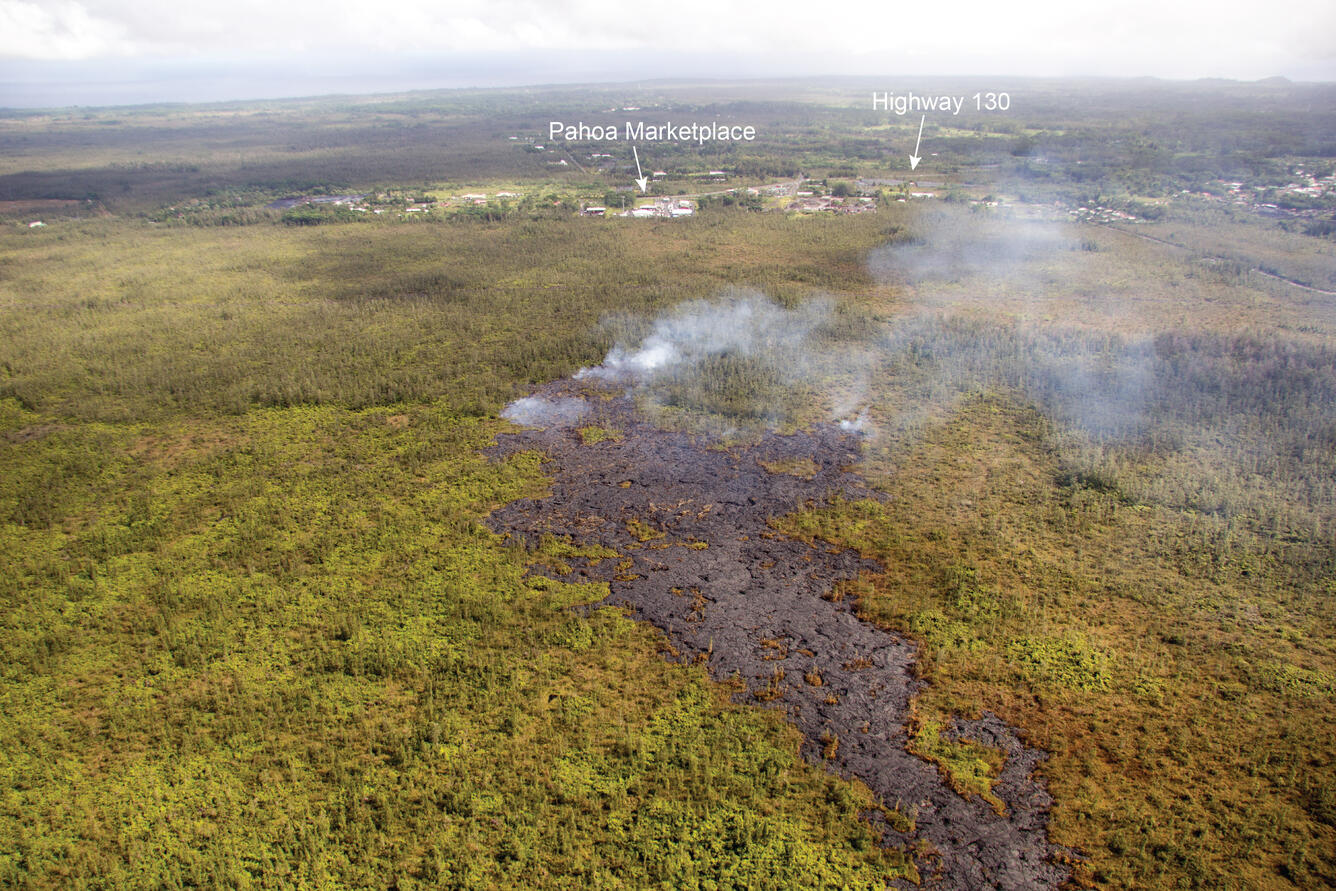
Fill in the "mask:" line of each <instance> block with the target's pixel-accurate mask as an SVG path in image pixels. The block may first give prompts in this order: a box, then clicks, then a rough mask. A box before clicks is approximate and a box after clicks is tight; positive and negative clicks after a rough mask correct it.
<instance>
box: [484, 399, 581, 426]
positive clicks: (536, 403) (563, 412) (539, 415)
mask: <svg viewBox="0 0 1336 891" xmlns="http://www.w3.org/2000/svg"><path fill="white" fill-rule="evenodd" d="M588 412H589V405H588V403H586V402H585V401H584V400H583V399H578V398H576V397H573V396H558V397H553V398H548V397H545V396H525V397H524V398H523V399H516V400H515V401H514V402H512V403H510V405H507V406H506V407H505V410H504V411H502V412H501V417H503V418H505V419H506V420H508V421H514V422H515V423H516V424H523V425H524V426H526V427H569V426H571V425H574V424H577V423H579V422H580V420H581V419H582V418H583V417H584V416H585V415H586V414H588Z"/></svg>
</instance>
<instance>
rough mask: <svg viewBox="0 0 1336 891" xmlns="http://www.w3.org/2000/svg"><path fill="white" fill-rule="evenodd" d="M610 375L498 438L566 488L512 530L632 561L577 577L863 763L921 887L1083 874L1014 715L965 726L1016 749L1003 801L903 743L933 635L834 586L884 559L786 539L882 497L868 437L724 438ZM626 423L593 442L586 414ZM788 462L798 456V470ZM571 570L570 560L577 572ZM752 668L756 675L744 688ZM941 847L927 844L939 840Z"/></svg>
mask: <svg viewBox="0 0 1336 891" xmlns="http://www.w3.org/2000/svg"><path fill="white" fill-rule="evenodd" d="M607 387H608V384H607V383H606V382H597V381H596V382H591V381H569V380H568V381H561V382H558V383H555V384H551V385H548V386H547V387H545V388H543V389H542V390H541V391H540V392H539V393H537V394H535V396H534V397H531V398H530V399H529V400H526V401H527V402H529V403H530V404H531V405H536V406H537V407H538V409H539V411H538V415H541V414H542V409H543V407H544V406H547V407H550V408H551V409H552V411H551V412H550V416H549V417H547V418H542V419H541V420H536V421H535V423H545V424H547V426H542V427H531V428H526V429H525V430H524V431H522V432H520V433H516V434H505V435H502V436H500V437H498V443H497V446H496V450H495V451H496V453H497V454H498V455H504V454H510V453H513V452H515V451H520V450H527V449H534V450H538V451H540V452H542V453H543V454H544V455H545V456H546V458H547V461H546V463H545V465H544V469H545V471H546V472H547V473H548V474H550V475H551V477H552V479H553V486H552V494H551V495H550V496H549V497H546V498H541V499H523V500H520V501H515V502H512V503H511V504H508V505H506V506H504V507H502V508H500V509H498V510H497V511H495V512H494V513H493V514H492V515H491V517H490V519H489V523H490V525H491V527H492V528H493V529H494V530H495V531H497V532H500V533H506V534H509V535H510V536H511V537H512V538H513V539H518V540H536V539H538V538H539V537H540V536H541V535H543V534H551V535H555V536H559V537H569V538H570V539H571V540H572V541H573V542H574V543H575V544H577V545H586V546H587V545H601V546H604V547H607V548H612V549H614V550H616V551H617V553H618V554H619V555H621V556H620V558H619V559H616V558H614V559H608V558H605V559H601V560H584V559H579V558H576V559H572V560H569V561H568V562H570V563H572V565H573V566H574V570H575V571H574V573H572V576H573V577H577V578H583V579H588V580H595V581H605V582H607V583H608V585H609V588H610V591H611V593H610V594H609V596H608V598H607V599H606V600H605V601H603V604H604V605H617V606H623V607H625V608H627V609H629V611H630V612H631V614H632V615H633V616H634V617H635V618H637V619H640V620H643V621H646V622H651V623H653V624H654V625H655V626H657V627H658V628H659V629H660V630H661V631H662V632H663V634H664V635H665V637H666V638H667V641H668V643H669V644H670V645H671V652H674V653H676V654H677V657H678V658H680V659H683V660H693V659H703V660H705V661H706V662H707V664H708V666H709V670H710V672H711V674H712V676H713V677H715V678H716V679H717V680H720V681H725V682H728V681H731V682H732V683H733V684H734V685H735V686H736V687H737V689H738V690H739V692H738V693H737V699H738V700H739V701H745V702H750V703H754V704H757V705H765V706H769V707H772V708H780V709H783V711H784V713H785V715H786V716H787V717H788V719H789V720H790V721H791V722H792V723H793V724H794V725H795V726H797V727H798V728H799V729H800V730H801V731H802V734H803V737H804V742H803V747H802V751H803V754H804V756H805V757H806V758H807V759H809V760H810V761H812V762H814V763H818V764H823V765H825V766H826V767H827V768H828V769H830V770H833V771H835V772H837V773H839V774H841V775H844V776H850V777H857V778H858V779H860V780H862V781H863V782H864V783H866V784H867V786H868V787H869V788H871V789H872V791H873V792H874V793H875V794H876V795H877V796H878V797H879V798H880V799H881V801H882V803H883V804H885V805H886V806H887V807H894V808H897V809H898V810H899V811H900V812H901V813H904V814H906V815H907V816H909V817H910V818H912V819H913V821H914V828H913V829H912V830H911V831H910V832H908V833H905V834H901V833H899V832H896V831H895V830H891V829H887V830H886V832H887V839H886V840H887V842H888V843H890V844H895V845H897V846H910V845H915V843H918V844H917V846H916V847H915V851H916V852H921V853H916V861H917V865H918V867H919V871H920V873H921V874H922V875H923V885H922V887H936V888H965V889H976V888H977V889H982V888H1006V889H1022V888H1025V889H1029V888H1052V887H1056V886H1058V885H1059V884H1061V883H1062V882H1063V881H1064V880H1065V879H1066V878H1067V876H1068V872H1069V871H1068V869H1067V868H1066V867H1065V866H1064V865H1063V864H1062V862H1061V859H1063V858H1061V856H1060V855H1061V854H1063V853H1064V852H1063V851H1062V850H1061V849H1059V848H1057V847H1056V846H1054V845H1053V844H1051V843H1050V842H1049V840H1048V837H1047V833H1046V830H1047V826H1048V812H1049V808H1050V805H1051V803H1052V799H1051V798H1050V796H1049V795H1048V793H1047V791H1046V790H1045V788H1044V786H1043V784H1042V783H1041V781H1040V780H1039V779H1038V778H1036V777H1035V776H1034V769H1035V767H1036V765H1037V763H1038V762H1039V760H1040V759H1041V758H1042V757H1043V753H1042V752H1040V751H1038V750H1036V749H1032V748H1029V747H1027V746H1025V745H1024V744H1023V743H1022V742H1021V741H1020V740H1019V739H1018V738H1017V736H1016V735H1015V733H1014V732H1013V731H1012V730H1011V729H1010V728H1009V727H1007V726H1006V725H1005V724H1004V723H1003V722H1001V721H1000V720H998V719H997V718H995V717H993V716H990V715H985V716H984V717H983V718H982V719H981V720H978V721H964V720H958V721H957V722H956V724H955V726H954V727H953V728H950V730H949V735H954V736H958V737H960V738H966V739H973V740H976V741H978V742H981V743H983V744H985V745H989V746H993V747H995V748H998V749H1000V750H1002V751H1003V752H1004V753H1005V755H1006V763H1005V767H1004V768H1003V770H1002V773H1001V776H1000V778H999V780H998V783H997V785H996V787H995V788H994V792H995V794H996V795H997V797H998V798H1000V799H1001V801H1002V802H1003V803H1004V804H1005V805H1006V812H1005V814H1004V815H999V814H998V813H997V812H996V811H995V810H994V808H993V807H992V806H990V805H989V804H988V803H986V802H985V801H983V800H982V799H980V798H979V797H977V796H973V797H970V798H965V797H962V796H961V795H960V794H958V793H956V792H955V791H953V790H952V789H951V788H950V786H948V785H947V784H946V782H945V781H944V780H943V778H942V777H941V775H940V774H939V772H938V770H937V768H936V767H935V766H934V765H933V764H931V763H929V762H927V761H925V760H923V759H921V758H919V757H918V756H916V755H913V754H911V753H910V752H908V751H907V750H906V748H905V746H906V742H907V732H908V731H907V721H908V717H909V710H910V700H911V698H912V697H913V696H914V694H915V692H916V690H917V688H918V686H919V684H920V683H921V682H920V681H917V680H916V679H915V677H914V672H913V664H914V660H915V658H916V656H917V652H918V648H917V645H916V644H915V643H914V642H913V641H911V640H908V639H906V638H904V637H901V636H899V635H896V634H894V633H890V632H888V631H885V630H882V629H879V628H876V627H874V626H872V625H870V624H868V623H866V622H863V621H861V620H860V619H859V618H858V617H857V616H856V615H855V614H854V611H853V609H852V608H851V605H850V604H849V603H848V602H847V601H844V602H837V601H835V600H833V599H829V598H830V592H831V591H832V589H833V586H834V585H835V584H836V583H837V582H839V581H841V580H844V579H850V578H854V577H856V576H857V575H858V574H859V573H860V572H861V571H864V570H872V569H875V568H876V564H874V563H872V562H871V561H868V560H865V559H863V558H861V557H860V556H859V555H858V554H856V553H854V552H852V551H848V550H841V549H838V548H833V547H830V546H828V545H827V546H822V545H820V544H818V545H817V546H812V545H808V544H806V543H804V542H800V541H795V540H792V539H788V538H785V537H782V536H780V535H779V534H777V533H776V532H774V531H773V530H772V529H771V528H770V526H769V525H768V520H769V519H770V518H773V517H778V516H782V515H784V514H787V513H790V512H792V511H794V510H797V509H799V508H801V507H803V506H804V505H805V504H807V503H810V502H820V501H822V500H824V499H827V498H829V497H831V496H833V495H843V496H846V497H869V496H872V495H873V493H872V492H871V491H870V490H869V489H868V488H867V487H866V486H865V484H864V483H863V482H862V480H861V479H860V478H859V477H858V475H857V474H856V473H855V472H854V470H853V469H852V468H854V467H855V466H856V465H857V464H858V462H859V460H860V453H859V440H860V436H861V434H858V433H854V432H846V431H843V430H841V429H840V428H839V427H837V426H835V425H822V426H818V427H815V428H812V429H809V430H807V431H804V432H800V433H797V434H794V435H788V436H785V435H778V434H766V435H764V436H763V437H761V438H760V440H759V441H757V442H755V443H754V444H750V445H745V446H741V445H729V446H726V447H725V446H724V445H722V444H721V443H720V442H719V441H717V440H715V439H712V438H710V437H707V436H701V435H692V434H687V433H680V432H673V431H668V430H664V429H661V428H659V427H657V426H655V425H654V424H652V423H650V422H649V421H647V420H646V419H645V418H644V417H643V416H642V415H641V414H640V413H639V412H638V411H637V410H636V408H635V406H634V403H633V402H632V400H631V398H630V397H628V396H627V395H625V394H623V393H622V392H621V391H620V390H612V389H608V388H607ZM589 425H598V426H599V427H602V428H607V429H608V430H612V431H617V432H618V433H619V435H620V438H609V439H603V440H602V441H599V442H592V443H590V444H586V442H585V438H584V437H583V436H582V435H581V432H580V428H581V427H582V426H589ZM809 462H810V463H809ZM765 465H770V467H771V468H772V470H773V469H774V468H776V467H780V468H785V469H793V468H800V469H801V471H802V472H801V475H799V474H795V473H785V472H772V470H767V469H766V466H765ZM570 577H571V576H568V578H570ZM739 682H741V684H745V690H744V689H743V688H742V687H741V685H740V684H739ZM925 843H926V844H925Z"/></svg>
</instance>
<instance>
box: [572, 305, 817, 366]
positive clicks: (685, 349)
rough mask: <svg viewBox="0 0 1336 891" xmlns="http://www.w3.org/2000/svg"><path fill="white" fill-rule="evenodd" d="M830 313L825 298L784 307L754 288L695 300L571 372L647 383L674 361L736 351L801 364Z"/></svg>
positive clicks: (685, 361)
mask: <svg viewBox="0 0 1336 891" xmlns="http://www.w3.org/2000/svg"><path fill="white" fill-rule="evenodd" d="M830 313H831V304H830V301H828V300H813V301H809V302H808V303H805V304H802V305H801V306H799V307H797V308H796V309H791V310H790V309H785V308H784V307H782V306H779V305H777V304H775V303H772V302H771V301H770V300H768V299H767V298H766V297H765V296H764V295H762V294H760V293H757V292H755V291H737V292H734V293H732V294H731V295H729V296H727V297H725V298H723V299H721V300H718V301H713V302H711V301H705V300H693V301H691V302H689V303H686V304H683V305H681V306H679V307H677V309H676V310H675V311H674V312H673V314H672V315H669V316H663V317H660V318H659V319H658V320H656V321H655V322H654V328H653V330H652V331H651V333H650V334H649V335H648V336H647V337H645V339H644V340H642V341H641V342H640V344H639V345H638V346H635V347H629V346H626V345H624V344H621V343H619V344H617V345H616V346H614V347H613V348H612V350H611V351H610V352H609V353H608V356H607V358H606V359H604V360H603V364H601V365H598V366H595V367H594V368H583V369H581V370H580V371H579V372H578V373H577V374H576V375H575V376H576V378H584V377H603V378H623V377H629V378H632V379H635V380H638V381H640V382H648V381H650V380H652V379H653V378H654V377H655V376H656V375H657V374H659V373H661V372H665V371H669V370H672V369H673V368H674V367H675V366H682V365H698V364H700V363H701V362H702V361H703V360H705V359H708V358H710V357H716V356H726V355H736V356H745V357H749V358H764V359H768V360H774V361H776V362H780V361H784V362H785V365H786V367H789V368H790V370H791V371H793V372H797V371H798V369H797V368H793V367H792V366H791V364H790V362H791V360H798V362H799V363H800V364H805V362H806V354H807V352H808V350H809V349H810V344H809V338H810V337H811V335H812V332H813V331H814V330H815V329H816V328H818V327H819V326H820V325H822V324H824V323H825V322H826V321H827V320H828V319H829V318H830Z"/></svg>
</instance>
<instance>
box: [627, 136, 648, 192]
mask: <svg viewBox="0 0 1336 891" xmlns="http://www.w3.org/2000/svg"><path fill="white" fill-rule="evenodd" d="M631 151H632V152H633V153H634V154H635V156H636V185H638V186H640V191H642V192H648V191H649V177H648V176H645V172H644V171H643V170H641V169H640V152H637V151H636V147H635V146H631Z"/></svg>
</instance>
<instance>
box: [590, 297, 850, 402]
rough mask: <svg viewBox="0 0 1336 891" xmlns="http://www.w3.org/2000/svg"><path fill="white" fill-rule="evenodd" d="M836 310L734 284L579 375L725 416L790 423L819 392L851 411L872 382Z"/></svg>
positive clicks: (823, 398)
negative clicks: (864, 376) (841, 330)
mask: <svg viewBox="0 0 1336 891" xmlns="http://www.w3.org/2000/svg"><path fill="white" fill-rule="evenodd" d="M837 317H838V313H837V311H836V309H835V307H834V305H833V304H832V303H831V302H830V301H829V300H825V299H813V300H810V301H807V302H805V303H802V304H799V305H797V306H795V307H792V308H786V307H784V306H781V305H779V304H777V303H775V302H773V301H771V300H770V299H769V298H767V297H766V296H765V295H763V294H761V293H758V292H755V291H734V292H731V293H730V294H728V295H726V296H724V297H722V298H720V299H718V300H714V301H703V300H697V301H692V302H689V303H685V304H683V305H681V306H679V307H678V308H677V309H676V310H675V311H674V312H672V313H671V314H669V315H665V316H662V317H660V318H659V319H657V320H656V321H655V322H654V323H653V325H652V326H651V328H650V330H649V332H648V333H647V334H645V335H644V336H643V337H642V338H640V340H639V341H638V342H637V343H625V342H618V343H617V344H616V345H615V346H614V347H613V348H612V349H611V350H610V351H609V352H608V355H607V358H606V359H604V360H603V363H602V364H600V365H598V366H595V367H593V368H585V369H582V370H581V371H580V372H579V373H577V374H576V378H577V379H591V378H593V379H601V380H606V381H614V382H619V383H622V384H625V385H626V386H628V387H629V388H631V389H633V390H634V391H635V392H636V394H637V396H638V397H640V398H641V399H642V401H644V402H645V403H646V404H647V406H648V407H650V408H652V409H665V408H667V409H672V408H680V409H683V410H688V411H693V412H695V413H696V414H697V415H703V416H714V417H716V418H719V419H723V420H725V421H726V422H728V423H732V422H744V423H763V424H765V425H767V426H772V427H773V426H776V425H780V424H784V423H787V422H792V421H794V420H795V419H796V416H797V415H798V414H799V413H804V412H808V411H810V404H811V402H812V401H813V398H814V397H815V399H816V401H817V402H821V401H824V402H825V403H827V404H829V405H832V406H834V405H837V404H838V406H839V409H838V410H837V411H836V412H835V414H834V415H833V417H834V418H835V419H839V418H841V417H845V416H847V417H849V418H852V416H853V415H854V414H856V413H857V411H858V409H859V407H860V406H861V405H862V404H863V402H864V401H865V400H864V396H863V394H865V393H866V383H865V381H862V380H861V379H856V378H858V374H856V373H854V372H859V373H861V369H862V365H861V364H860V363H859V362H858V361H856V360H855V359H854V358H853V354H852V353H851V352H850V349H849V346H850V345H849V344H848V343H847V342H844V343H842V344H837V341H838V337H837V336H836V334H835V333H834V330H833V329H834V327H835V326H836V325H837V324H838V322H839V319H838V318H837ZM838 348H842V349H838ZM851 394H855V395H853V397H852V398H851ZM821 419H822V420H826V419H827V418H821ZM726 426H727V424H726Z"/></svg>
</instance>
